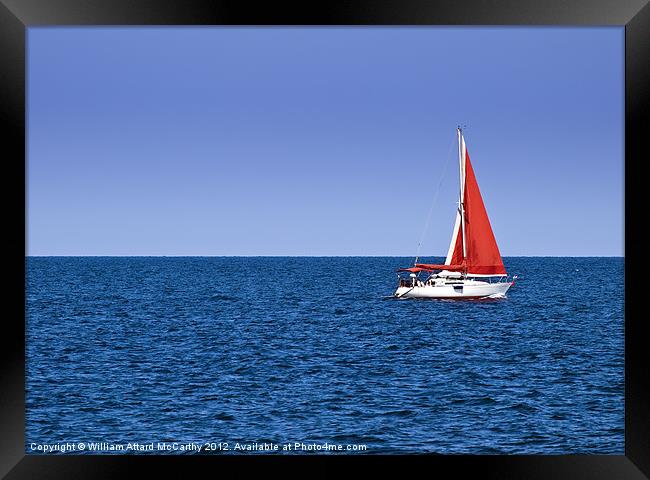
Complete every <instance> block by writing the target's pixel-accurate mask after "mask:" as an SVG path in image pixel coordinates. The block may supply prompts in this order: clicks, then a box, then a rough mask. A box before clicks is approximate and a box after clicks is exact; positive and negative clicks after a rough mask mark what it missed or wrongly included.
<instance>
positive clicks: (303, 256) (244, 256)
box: [25, 254, 625, 258]
mask: <svg viewBox="0 0 650 480" xmlns="http://www.w3.org/2000/svg"><path fill="white" fill-rule="evenodd" d="M29 257H41V258H52V257H65V258H70V257H71V258H77V257H78V258H86V257H124V258H134V257H136V258H137V257H139V258H167V257H178V258H190V257H202V258H267V257H277V258H350V257H361V258H409V257H413V255H175V254H172V255H128V254H118V255H105V254H90V255H25V258H29ZM444 257H445V255H427V256H422V257H421V258H444ZM502 258H625V255H504V256H502Z"/></svg>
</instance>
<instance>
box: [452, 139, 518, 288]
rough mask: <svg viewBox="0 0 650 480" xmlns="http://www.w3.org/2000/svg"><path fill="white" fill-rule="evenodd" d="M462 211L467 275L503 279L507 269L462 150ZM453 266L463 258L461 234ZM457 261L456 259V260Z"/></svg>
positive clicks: (470, 165) (470, 166)
mask: <svg viewBox="0 0 650 480" xmlns="http://www.w3.org/2000/svg"><path fill="white" fill-rule="evenodd" d="M463 206H464V210H465V251H466V258H465V264H466V265H467V273H469V274H476V275H505V274H506V269H505V267H504V266H503V260H502V259H501V254H500V253H499V247H498V246H497V241H496V240H495V238H494V233H492V227H491V226H490V219H489V218H488V215H487V211H486V210H485V205H483V199H482V198H481V191H480V190H479V188H478V183H477V182H476V177H475V176H474V169H473V168H472V164H471V163H470V161H469V153H468V151H467V148H466V149H465V192H464V199H463ZM458 233H459V235H458V238H457V239H456V240H457V241H456V248H455V249H454V255H453V257H452V262H451V263H452V264H459V263H463V262H462V259H463V258H462V257H463V240H462V230H461V231H460V232H458ZM457 257H458V258H457Z"/></svg>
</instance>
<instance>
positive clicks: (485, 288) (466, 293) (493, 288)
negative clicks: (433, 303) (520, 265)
mask: <svg viewBox="0 0 650 480" xmlns="http://www.w3.org/2000/svg"><path fill="white" fill-rule="evenodd" d="M511 285H512V282H495V283H489V282H481V281H477V280H463V281H460V282H458V283H456V284H453V285H446V284H445V285H424V286H416V287H399V288H398V289H397V290H396V291H395V294H394V296H395V297H397V298H458V299H462V298H466V299H468V298H503V297H505V295H506V292H507V291H508V289H509V288H510V286H511Z"/></svg>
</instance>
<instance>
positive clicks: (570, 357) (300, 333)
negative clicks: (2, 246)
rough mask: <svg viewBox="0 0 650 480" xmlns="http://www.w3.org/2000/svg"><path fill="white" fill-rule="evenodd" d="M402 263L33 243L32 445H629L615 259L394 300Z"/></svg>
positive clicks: (249, 449) (555, 261) (582, 449)
mask: <svg viewBox="0 0 650 480" xmlns="http://www.w3.org/2000/svg"><path fill="white" fill-rule="evenodd" d="M412 261H413V259H412V258H395V257H28V258H27V259H26V263H27V292H26V362H27V364H26V367H27V378H26V389H27V392H26V438H25V442H26V443H25V449H26V452H27V453H28V454H39V453H44V450H42V449H39V448H38V446H39V445H40V446H44V445H50V446H52V445H60V444H65V443H68V444H71V445H77V446H78V445H79V444H80V443H81V444H83V447H82V449H80V448H78V447H75V448H76V450H75V451H72V453H118V454H124V453H136V454H138V453H144V454H147V453H154V454H169V453H171V454H173V453H184V452H183V451H182V450H180V449H176V450H174V449H171V450H170V449H167V450H165V449H162V450H159V449H158V448H157V447H158V445H159V444H163V445H169V446H171V445H176V446H179V445H180V446H182V445H189V444H196V445H201V446H202V448H201V450H186V452H189V453H220V454H237V453H244V454H246V453H261V451H265V450H262V445H264V444H266V445H269V444H273V445H279V450H277V452H278V453H279V454H282V453H286V454H295V453H305V452H306V453H332V452H333V451H338V450H331V449H330V447H331V446H332V445H335V446H339V445H340V446H342V448H343V450H342V453H365V454H402V453H441V454H456V453H458V454H460V453H463V454H617V455H622V454H624V318H623V308H624V268H623V259H622V258H557V257H541V258H540V257H536V258H533V257H514V258H505V259H504V262H505V264H506V267H507V269H508V272H509V273H514V274H518V275H519V279H518V280H517V282H516V284H515V285H514V286H513V287H512V288H511V289H510V290H509V291H508V294H507V298H505V299H498V300H483V301H480V300H479V301H477V300H474V301H444V300H407V299H399V300H398V299H393V298H387V297H390V296H391V295H392V293H393V292H394V290H395V287H396V274H395V269H396V268H397V267H400V266H408V265H409V264H411V263H412ZM423 261H425V262H436V261H440V259H436V258H427V259H423ZM102 442H105V443H106V444H109V445H122V446H125V445H126V446H128V445H131V446H134V445H140V446H142V445H144V446H147V445H150V444H153V445H154V448H155V449H154V450H153V451H151V450H145V451H139V450H138V449H136V448H131V449H128V450H122V451H119V450H118V451H109V450H106V449H105V450H103V451H98V450H96V449H95V450H94V448H104V447H93V446H92V445H93V444H94V443H97V444H99V443H102ZM237 445H239V446H240V447H245V448H244V449H243V450H242V449H241V448H235V447H236V446H237ZM287 445H291V446H292V448H291V450H283V448H286V446H287ZM296 445H304V446H306V447H307V448H303V447H302V446H300V447H297V446H296ZM210 446H212V447H213V448H211V447H210ZM323 446H325V447H323ZM50 448H52V447H50ZM170 448H171V447H170ZM264 448H266V447H264ZM348 448H350V450H347V449H348ZM271 451H272V450H271ZM57 452H58V451H55V453H57Z"/></svg>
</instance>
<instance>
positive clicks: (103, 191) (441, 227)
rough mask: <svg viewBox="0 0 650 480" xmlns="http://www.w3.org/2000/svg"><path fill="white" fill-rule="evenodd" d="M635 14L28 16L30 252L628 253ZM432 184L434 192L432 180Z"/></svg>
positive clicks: (28, 229) (28, 212) (218, 253)
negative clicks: (350, 21) (477, 217)
mask: <svg viewBox="0 0 650 480" xmlns="http://www.w3.org/2000/svg"><path fill="white" fill-rule="evenodd" d="M623 40H624V30H623V28H622V27H602V28H549V27H539V28H513V27H507V28H477V27H471V28H458V27H455V28H441V27H417V28H414V27H401V28H378V27H372V28H370V27H363V28H278V27H274V28H258V27H255V28H221V27H218V28H194V27H190V28H51V27H50V28H44V27H43V28H41V27H33V28H30V29H29V30H28V71H27V74H28V153H27V238H28V242H27V254H29V255H405V256H411V255H415V253H416V251H417V248H418V241H419V239H420V238H421V235H422V231H423V228H424V226H425V221H426V219H427V214H428V212H429V210H430V207H431V205H432V201H433V199H434V197H435V198H436V202H435V204H434V207H433V210H432V214H431V219H430V224H429V228H428V229H427V231H426V234H425V236H424V240H423V242H422V247H421V250H420V251H421V254H422V255H424V256H430V255H440V256H443V255H445V254H446V251H447V247H448V244H449V239H450V236H451V230H452V226H453V221H454V215H455V201H456V196H457V188H458V170H457V164H456V161H457V159H456V154H457V153H456V146H455V143H454V142H455V127H456V125H458V124H461V125H466V130H465V139H466V142H467V147H468V150H469V153H470V156H471V158H472V163H473V166H474V170H475V173H476V176H477V178H478V182H479V185H480V188H481V191H482V193H483V198H484V201H485V204H486V207H487V210H488V214H489V216H490V219H491V222H492V227H493V230H494V232H495V236H496V239H497V242H498V244H499V247H500V249H501V253H502V254H503V255H504V256H509V255H510V256H516V255H531V256H532V255H551V256H565V255H566V256H573V255H576V256H583V255H585V256H591V255H594V256H599V255H623V226H624V223H623V221H624V203H623V192H624V181H623V172H624V163H623V162H624V156H623V155H624V143H623V133H624V123H623V122H624V103H623V98H624V84H623V82H624V76H623V68H624V65H623V53H624V50H623V49H624V42H623ZM445 165H446V174H445V176H444V178H443V179H442V187H441V188H440V190H439V192H438V194H437V195H436V191H437V190H438V186H439V184H440V182H441V175H442V173H443V171H445Z"/></svg>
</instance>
